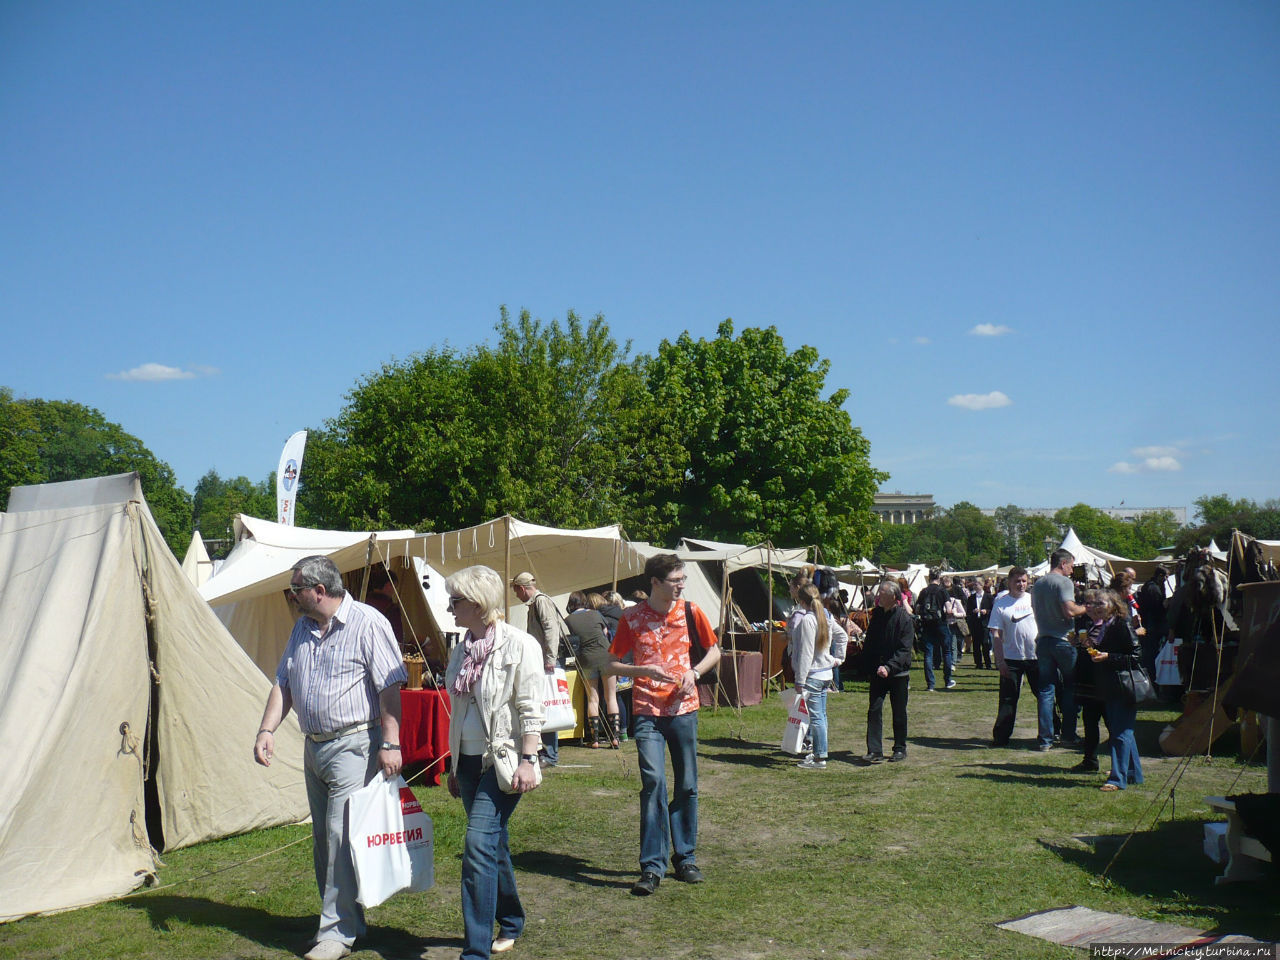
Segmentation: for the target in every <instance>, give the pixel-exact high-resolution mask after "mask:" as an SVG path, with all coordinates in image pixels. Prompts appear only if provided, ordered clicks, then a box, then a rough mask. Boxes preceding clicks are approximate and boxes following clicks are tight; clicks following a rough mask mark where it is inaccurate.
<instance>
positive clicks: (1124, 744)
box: [1085, 590, 1142, 793]
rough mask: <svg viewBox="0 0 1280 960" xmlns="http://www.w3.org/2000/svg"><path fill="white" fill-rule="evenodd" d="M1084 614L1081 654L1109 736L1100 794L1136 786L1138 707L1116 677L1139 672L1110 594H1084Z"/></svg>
mask: <svg viewBox="0 0 1280 960" xmlns="http://www.w3.org/2000/svg"><path fill="white" fill-rule="evenodd" d="M1085 610H1086V611H1087V612H1088V615H1089V619H1090V620H1092V621H1093V624H1092V626H1090V628H1089V633H1088V640H1087V644H1088V645H1087V647H1086V649H1087V651H1088V653H1089V658H1090V659H1091V660H1092V661H1093V663H1094V665H1095V676H1094V682H1095V684H1096V685H1097V694H1098V696H1100V697H1101V698H1102V709H1103V712H1104V714H1105V716H1106V718H1107V729H1108V730H1109V731H1111V739H1110V741H1109V744H1108V745H1109V747H1110V749H1111V774H1110V776H1108V777H1107V782H1106V783H1104V784H1103V785H1102V788H1101V789H1102V790H1103V792H1104V793H1113V792H1115V791H1117V790H1123V789H1124V788H1125V787H1127V786H1128V785H1129V784H1131V783H1142V759H1141V758H1140V757H1139V756H1138V744H1137V741H1136V740H1135V739H1134V736H1133V728H1134V724H1135V723H1136V722H1137V718H1138V705H1137V703H1136V702H1134V700H1133V696H1132V689H1133V688H1132V683H1130V684H1129V685H1128V686H1126V685H1125V684H1124V683H1122V682H1121V680H1120V678H1119V674H1120V673H1121V672H1127V671H1130V670H1133V669H1138V670H1141V669H1142V647H1141V645H1140V644H1139V642H1138V637H1137V635H1136V634H1134V632H1133V628H1132V627H1131V626H1130V625H1129V620H1128V618H1127V617H1126V616H1125V601H1124V600H1122V599H1121V598H1120V596H1119V595H1118V594H1117V593H1115V592H1114V591H1111V590H1090V591H1088V593H1087V594H1086V595H1085Z"/></svg>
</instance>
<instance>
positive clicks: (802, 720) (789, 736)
mask: <svg viewBox="0 0 1280 960" xmlns="http://www.w3.org/2000/svg"><path fill="white" fill-rule="evenodd" d="M782 704H783V706H785V707H786V708H787V726H786V729H784V730H783V731H782V750H783V752H784V753H792V754H797V755H799V754H801V753H804V738H805V737H807V736H808V735H809V710H808V708H807V707H806V706H805V705H804V697H803V696H801V695H800V694H798V693H796V692H795V691H794V690H783V691H782Z"/></svg>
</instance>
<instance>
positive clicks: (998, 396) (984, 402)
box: [947, 390, 1013, 410]
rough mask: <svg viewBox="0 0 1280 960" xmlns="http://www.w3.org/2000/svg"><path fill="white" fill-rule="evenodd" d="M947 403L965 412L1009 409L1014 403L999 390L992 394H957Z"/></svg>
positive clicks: (993, 391)
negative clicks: (998, 408)
mask: <svg viewBox="0 0 1280 960" xmlns="http://www.w3.org/2000/svg"><path fill="white" fill-rule="evenodd" d="M947 403H949V404H951V406H953V407H963V408H964V409H965V410H995V409H996V408H997V407H1007V406H1009V405H1010V404H1012V403H1013V401H1012V400H1010V399H1009V398H1008V397H1006V396H1005V395H1004V394H1003V393H1001V392H1000V391H999V390H992V391H991V392H990V393H957V394H956V395H955V396H954V397H951V398H950V399H949V400H948V401H947Z"/></svg>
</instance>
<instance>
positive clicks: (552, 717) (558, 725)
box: [542, 667, 578, 733]
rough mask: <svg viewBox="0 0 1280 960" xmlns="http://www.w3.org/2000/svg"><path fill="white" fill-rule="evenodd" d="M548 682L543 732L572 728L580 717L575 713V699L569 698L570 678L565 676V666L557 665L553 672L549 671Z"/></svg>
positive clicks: (555, 731) (544, 698) (544, 701)
mask: <svg viewBox="0 0 1280 960" xmlns="http://www.w3.org/2000/svg"><path fill="white" fill-rule="evenodd" d="M546 683H547V691H546V694H545V696H544V697H543V703H544V704H545V705H546V708H547V712H546V716H545V717H544V718H543V721H542V732H543V733H558V732H559V731H561V730H572V729H573V728H574V727H576V726H577V725H578V718H577V717H576V716H575V715H574V713H573V701H572V700H570V699H569V678H568V677H567V676H565V673H564V667H556V668H555V670H554V671H553V672H552V673H548V674H547V675H546Z"/></svg>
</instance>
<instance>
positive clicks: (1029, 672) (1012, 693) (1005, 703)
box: [991, 660, 1040, 747]
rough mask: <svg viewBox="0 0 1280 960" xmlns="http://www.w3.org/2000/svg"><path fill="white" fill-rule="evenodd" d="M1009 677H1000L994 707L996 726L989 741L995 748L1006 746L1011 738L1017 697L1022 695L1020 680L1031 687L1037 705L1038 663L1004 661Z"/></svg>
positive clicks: (992, 729) (1038, 687) (1038, 693)
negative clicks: (1024, 679)
mask: <svg viewBox="0 0 1280 960" xmlns="http://www.w3.org/2000/svg"><path fill="white" fill-rule="evenodd" d="M1004 663H1005V666H1006V667H1008V668H1009V676H1007V677H1006V676H1005V675H1004V674H1001V675H1000V699H999V701H998V705H997V706H996V724H995V726H994V727H992V728H991V741H992V743H994V744H995V745H996V746H997V747H1003V746H1006V745H1007V744H1008V743H1009V738H1010V737H1012V736H1013V725H1014V722H1015V721H1016V720H1017V719H1018V697H1019V695H1020V694H1021V693H1022V678H1023V677H1026V678H1027V683H1029V684H1030V685H1031V695H1032V697H1033V698H1035V700H1036V703H1037V704H1038V703H1039V696H1040V662H1039V661H1038V660H1006V661H1005V662H1004Z"/></svg>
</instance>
